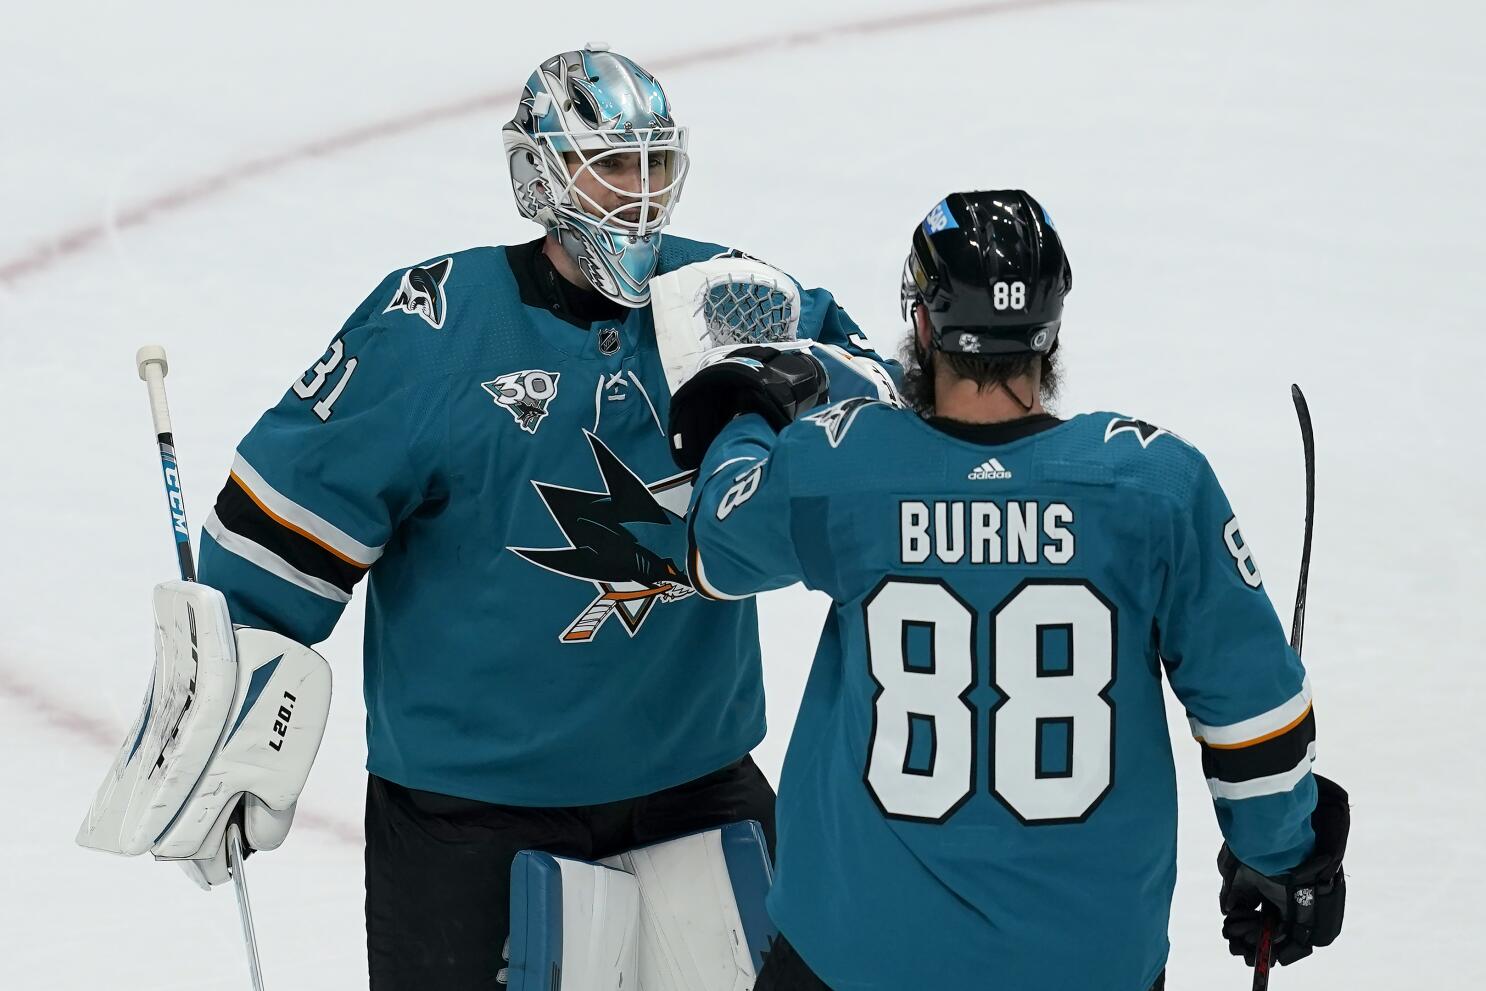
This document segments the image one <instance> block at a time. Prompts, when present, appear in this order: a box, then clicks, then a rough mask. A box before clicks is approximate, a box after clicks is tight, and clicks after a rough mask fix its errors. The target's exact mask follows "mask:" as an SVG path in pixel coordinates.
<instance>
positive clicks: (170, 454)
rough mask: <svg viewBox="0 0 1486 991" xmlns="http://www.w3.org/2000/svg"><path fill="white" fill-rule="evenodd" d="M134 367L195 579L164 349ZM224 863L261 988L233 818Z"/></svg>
mask: <svg viewBox="0 0 1486 991" xmlns="http://www.w3.org/2000/svg"><path fill="white" fill-rule="evenodd" d="M134 365H135V369H136V370H137V371H138V372H139V377H140V379H141V380H142V381H143V382H144V384H145V387H146V388H147V389H148V390H149V393H150V416H151V418H152V419H153V420H154V423H155V441H156V443H158V444H159V445H160V467H161V470H162V471H163V472H164V475H165V500H166V502H167V503H168V504H169V506H170V526H171V530H172V532H173V534H174V536H175V553H176V559H177V562H178V563H179V565H180V569H181V580H182V581H188V582H194V581H195V580H196V559H195V557H194V556H193V555H192V553H191V530H190V528H189V527H188V526H187V525H186V497H185V493H184V492H182V491H181V469H180V462H179V459H178V458H177V457H176V452H175V435H174V434H173V433H172V431H171V429H170V407H169V405H168V404H167V403H166V401H165V375H166V373H167V372H169V371H170V365H169V363H167V362H166V360H165V349H164V348H162V347H161V346H160V345H158V344H147V345H145V346H144V347H142V348H140V349H139V351H138V352H137V353H136V354H135V355H134ZM227 864H228V867H229V869H230V870H231V872H232V881H233V887H235V888H236V889H237V912H238V915H239V917H240V918H241V919H242V927H243V941H244V942H245V943H246V944H247V950H248V970H249V972H250V974H251V975H252V979H253V991H263V969H262V967H261V966H260V964H259V962H258V939H257V937H256V935H254V932H253V909H252V907H251V906H250V905H249V904H248V879H247V877H246V875H244V874H243V846H242V830H241V829H240V827H239V826H238V824H237V822H232V823H230V824H229V825H228V826H227Z"/></svg>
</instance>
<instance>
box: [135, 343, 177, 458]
mask: <svg viewBox="0 0 1486 991" xmlns="http://www.w3.org/2000/svg"><path fill="white" fill-rule="evenodd" d="M134 364H135V367H136V368H138V370H139V377H140V378H141V379H143V380H144V384H145V385H146V386H147V387H148V388H149V392H150V416H151V417H152V418H153V419H154V421H155V433H156V434H157V435H158V434H168V433H170V407H169V406H168V405H166V403H165V373H166V372H168V371H169V370H170V365H169V363H168V362H166V360H165V349H164V348H162V347H161V346H160V345H158V344H146V345H145V346H144V347H142V348H140V349H139V350H138V351H137V352H135V355H134Z"/></svg>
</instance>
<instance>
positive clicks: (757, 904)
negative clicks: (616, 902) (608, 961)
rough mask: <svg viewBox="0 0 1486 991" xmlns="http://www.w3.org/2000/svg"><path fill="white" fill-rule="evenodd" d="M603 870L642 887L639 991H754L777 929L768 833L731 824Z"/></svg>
mask: <svg viewBox="0 0 1486 991" xmlns="http://www.w3.org/2000/svg"><path fill="white" fill-rule="evenodd" d="M605 863H609V864H612V865H613V866H616V867H620V868H622V869H623V870H626V871H629V872H630V873H632V874H634V875H635V879H636V880H637V881H638V882H639V887H640V899H641V902H642V910H641V916H640V981H639V987H640V989H641V991H749V989H751V988H752V987H753V984H754V981H755V979H756V978H757V975H758V970H759V968H760V967H762V966H763V953H764V952H765V950H767V949H768V946H769V943H770V941H771V940H772V939H773V938H774V936H775V935H776V933H777V930H776V929H775V928H774V924H773V923H772V922H771V921H770V920H769V916H768V914H767V913H766V912H765V910H764V899H765V897H766V896H767V895H768V893H769V888H770V886H771V885H772V884H773V881H774V872H773V867H772V865H771V863H770V861H769V854H768V847H767V845H766V844H765V841H764V834H763V829H762V828H761V827H760V826H759V824H758V823H756V822H753V821H747V822H737V823H731V824H729V825H727V826H723V827H721V828H718V829H711V830H707V831H705V832H701V833H694V834H692V835H690V836H683V837H680V838H678V839H674V840H667V841H666V842H664V843H656V844H653V845H651V846H647V847H641V848H639V849H636V850H631V851H629V852H628V853H623V854H620V855H619V856H618V857H615V858H612V859H611V860H608V861H605Z"/></svg>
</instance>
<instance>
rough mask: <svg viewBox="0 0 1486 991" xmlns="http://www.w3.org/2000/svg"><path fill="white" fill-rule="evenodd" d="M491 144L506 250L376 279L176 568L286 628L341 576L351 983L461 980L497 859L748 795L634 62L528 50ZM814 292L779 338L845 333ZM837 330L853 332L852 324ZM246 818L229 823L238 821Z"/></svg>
mask: <svg viewBox="0 0 1486 991" xmlns="http://www.w3.org/2000/svg"><path fill="white" fill-rule="evenodd" d="M504 139H505V147H506V153H507V156H508V164H509V167H510V174H511V180H512V185H513V189H514V192H515V195H516V200H517V204H518V206H519V208H520V211H521V213H522V215H523V216H525V217H527V218H530V219H532V220H534V221H536V222H537V223H539V224H541V225H542V227H543V228H544V229H545V236H544V237H543V238H541V239H540V240H537V241H533V242H531V243H529V244H521V245H513V246H507V247H487V248H475V249H471V250H467V251H461V252H457V253H454V254H450V255H440V256H437V257H435V258H433V259H431V260H429V261H426V262H423V263H421V264H419V265H416V266H414V267H412V268H408V269H403V270H399V271H397V272H394V273H392V274H391V275H389V276H387V278H385V279H384V280H383V281H382V282H381V284H380V285H378V286H377V287H376V288H375V289H374V290H373V291H372V292H371V294H370V295H368V296H367V297H366V299H365V301H363V302H362V303H361V305H360V306H358V307H357V308H356V311H355V312H354V313H353V314H352V315H351V317H350V318H349V319H348V320H347V321H346V323H345V325H344V326H343V327H342V328H341V330H340V332H339V333H337V334H336V335H335V337H334V339H333V340H332V341H331V344H330V347H329V349H328V350H327V351H326V352H325V353H324V356H323V358H321V359H320V360H318V361H317V362H316V363H315V364H314V365H313V367H312V368H310V369H309V371H308V372H306V373H305V374H304V376H303V377H302V378H301V379H300V380H299V381H297V382H295V383H294V384H293V386H292V388H291V389H290V390H289V391H288V392H287V393H286V395H285V396H284V398H283V399H282V401H280V402H279V403H278V405H277V406H275V407H274V408H273V409H271V410H269V411H268V412H267V413H265V414H264V416H263V417H262V419H261V420H259V422H258V423H257V425H256V426H255V427H254V428H253V429H252V431H251V432H250V433H249V434H248V435H247V437H246V438H245V439H244V440H243V441H242V443H241V444H240V445H239V447H238V449H237V453H236V458H235V460H234V463H233V468H232V473H231V477H230V479H229V480H228V482H227V484H226V487H225V488H224V489H223V490H222V493H221V495H220V496H219V497H218V500H217V503H216V506H215V510H214V512H213V513H212V514H211V516H210V517H209V519H208V520H207V521H206V524H205V527H204V529H205V536H204V538H203V541H202V543H203V547H202V554H201V573H200V578H201V581H202V582H203V583H205V584H207V585H211V586H213V587H215V588H217V589H220V590H221V591H222V592H224V593H225V595H226V601H227V603H228V606H229V607H230V613H231V619H232V621H233V622H234V623H236V624H239V625H241V626H246V627H252V628H259V629H264V630H272V631H277V632H278V633H280V634H283V635H286V636H289V637H291V638H293V639H294V640H296V641H298V642H299V643H302V644H315V643H318V642H319V641H321V640H324V639H325V638H326V636H327V635H329V633H330V631H331V629H332V627H333V626H334V625H335V623H336V620H337V619H338V617H339V616H340V614H341V612H342V610H343V609H344V608H345V605H346V603H347V602H348V601H349V600H350V597H351V594H352V591H353V589H354V588H355V586H356V585H357V584H358V583H359V582H360V581H361V580H362V579H363V578H367V577H368V576H369V579H368V582H367V585H368V587H369V592H368V596H369V598H368V604H367V613H366V636H365V649H364V659H365V683H364V684H365V701H366V709H367V724H366V725H367V746H368V757H367V768H368V771H369V772H370V778H369V783H368V790H367V801H366V915H367V941H368V952H369V962H370V972H371V986H372V987H373V988H377V989H392V988H419V989H424V988H439V989H441V991H457V989H461V988H482V989H483V988H488V987H491V986H493V983H494V982H495V981H496V979H497V972H498V971H499V969H500V968H501V966H502V943H503V942H504V940H505V938H506V934H507V930H508V924H509V923H508V901H507V899H508V897H509V885H510V870H511V863H512V858H513V856H514V855H515V854H516V853H517V851H520V850H523V849H528V848H530V849H538V850H543V851H550V852H552V853H554V854H560V855H563V856H567V857H576V858H584V859H596V858H600V857H604V856H607V855H610V854H615V853H618V852H619V851H623V850H628V849H630V848H632V847H636V846H639V845H642V844H646V843H650V842H654V841H656V840H661V839H665V838H668V837H672V836H675V835H678V834H682V833H686V832H688V831H692V830H697V829H702V828H706V827H710V826H715V825H718V824H721V823H726V822H731V821H734V820H743V819H756V820H758V821H760V822H761V823H762V824H763V826H764V829H765V832H766V834H767V835H768V838H769V840H770V842H771V843H772V838H773V832H772V830H773V802H774V796H773V792H772V790H771V788H770V786H769V784H768V782H767V781H766V780H765V779H764V777H763V775H762V774H761V773H760V772H759V770H758V768H757V767H755V765H754V764H753V761H752V760H751V759H750V758H749V756H748V754H749V751H750V750H751V749H752V747H753V746H754V745H755V744H757V743H758V742H759V741H760V740H761V739H762V738H763V735H764V701H763V685H762V681H761V673H760V661H759V646H758V637H757V620H756V614H755V609H754V606H753V604H752V602H751V601H749V600H742V601H739V602H735V603H730V604H724V605H718V604H716V603H712V602H707V601H705V600H703V599H702V598H701V597H699V596H697V595H695V594H694V588H693V585H692V582H691V580H690V579H689V577H688V575H687V574H686V571H685V548H686V535H685V526H684V522H683V514H684V513H685V510H686V506H687V501H688V497H689V493H690V482H691V477H692V476H691V474H690V473H687V472H678V471H677V470H676V469H675V467H674V465H673V464H672V463H671V460H670V457H669V454H668V444H667V436H666V430H665V426H664V425H665V424H666V421H667V411H668V405H669V398H670V397H669V390H668V388H667V385H666V379H665V377H664V375H663V374H662V368H661V362H660V359H659V357H658V355H657V346H656V341H655V335H654V327H653V322H652V314H651V309H650V307H649V299H650V296H649V281H650V279H651V277H652V276H653V275H655V274H657V273H658V272H667V271H670V270H672V269H675V268H677V267H678V266H682V265H686V264H688V263H691V262H694V261H698V260H702V259H706V258H709V257H713V256H716V255H719V254H720V253H722V252H723V251H724V250H725V249H723V248H722V247H720V246H718V245H715V244H705V243H700V242H697V241H691V240H687V239H685V238H680V237H674V236H671V235H669V234H667V235H664V237H663V235H662V231H663V230H664V229H665V228H666V226H667V224H668V222H669V221H670V218H671V214H672V211H673V210H674V209H675V206H676V202H677V199H678V198H679V196H680V193H681V189H682V184H683V182H684V180H685V177H686V173H687V152H686V132H685V129H684V128H681V127H679V126H677V124H676V123H675V121H674V120H673V118H672V112H671V105H670V103H669V102H668V100H667V98H666V95H665V93H664V92H663V90H662V88H661V86H660V84H659V83H658V82H657V81H656V80H655V78H654V77H653V76H651V75H650V74H649V73H647V72H645V70H643V69H642V68H640V67H639V66H638V65H636V64H635V63H634V62H632V61H630V60H629V59H627V58H624V57H623V56H620V55H617V54H614V53H611V52H608V51H605V50H602V49H599V48H588V49H585V50H581V51H569V52H564V53H562V54H560V55H557V56H555V57H553V58H551V59H549V60H547V61H545V62H543V63H542V64H541V66H540V67H539V68H538V69H537V70H536V72H534V73H533V74H532V75H531V77H530V79H529V80H528V82H527V84H526V88H525V91H524V93H523V94H522V96H521V99H520V103H519V105H518V107H517V110H516V115H515V118H514V119H513V120H512V121H511V122H510V123H509V124H508V125H506V127H505V130H504ZM856 333H857V330H856V327H855V325H854V324H853V323H852V321H851V320H850V318H849V317H847V315H846V314H845V313H844V312H843V311H842V310H841V309H840V308H839V307H838V306H837V305H836V303H835V302H834V301H833V300H832V298H831V296H830V294H829V293H827V292H825V291H823V290H811V291H808V292H804V293H803V294H802V307H801V314H800V334H801V336H805V337H811V338H816V339H819V340H822V341H826V342H833V343H835V344H837V345H840V346H841V347H843V348H847V347H850V348H851V349H852V350H851V352H850V353H852V354H855V355H858V356H861V355H864V354H865V353H866V352H865V351H864V350H863V349H862V348H861V347H859V346H857V345H852V344H849V342H848V338H849V337H850V336H852V335H854V334H856ZM858 340H860V338H858ZM249 839H250V840H251V836H250V837H249Z"/></svg>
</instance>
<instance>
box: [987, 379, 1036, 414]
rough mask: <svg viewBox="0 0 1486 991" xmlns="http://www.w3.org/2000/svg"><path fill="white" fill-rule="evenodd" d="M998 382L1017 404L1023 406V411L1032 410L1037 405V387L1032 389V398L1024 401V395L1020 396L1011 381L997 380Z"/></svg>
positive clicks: (1028, 411)
mask: <svg viewBox="0 0 1486 991" xmlns="http://www.w3.org/2000/svg"><path fill="white" fill-rule="evenodd" d="M996 384H997V385H998V386H1000V388H1001V391H1002V392H1004V393H1006V394H1007V395H1008V396H1010V397H1011V398H1012V399H1014V400H1016V404H1017V405H1018V406H1020V407H1021V408H1022V412H1023V413H1030V412H1032V407H1034V406H1036V405H1037V390H1036V389H1035V388H1034V389H1033V390H1032V398H1031V399H1030V400H1028V401H1027V402H1025V403H1024V402H1022V397H1021V396H1018V395H1017V394H1016V390H1015V389H1013V388H1012V387H1011V383H1010V382H997V383H996Z"/></svg>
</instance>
